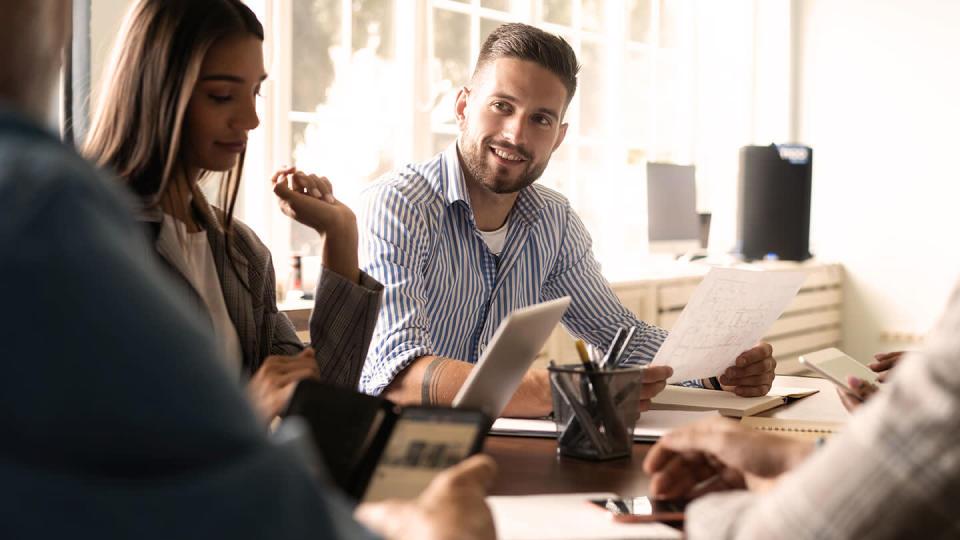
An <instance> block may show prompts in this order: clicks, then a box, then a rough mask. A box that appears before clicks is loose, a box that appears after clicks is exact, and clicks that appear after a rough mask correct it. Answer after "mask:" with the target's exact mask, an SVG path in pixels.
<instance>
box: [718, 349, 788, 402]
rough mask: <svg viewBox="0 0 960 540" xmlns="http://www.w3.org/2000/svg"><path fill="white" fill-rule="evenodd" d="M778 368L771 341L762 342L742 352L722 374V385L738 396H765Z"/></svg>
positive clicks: (720, 378)
mask: <svg viewBox="0 0 960 540" xmlns="http://www.w3.org/2000/svg"><path fill="white" fill-rule="evenodd" d="M776 369H777V361H776V360H774V358H773V347H771V346H770V344H769V343H760V344H758V345H756V346H754V347H752V348H750V349H747V350H746V351H743V352H742V353H740V356H738V357H737V360H736V362H735V363H734V365H732V366H730V367H728V368H727V370H726V371H724V372H723V374H722V375H720V377H719V380H720V385H721V387H722V388H723V389H724V390H726V391H727V392H733V393H734V394H736V395H738V396H743V397H756V396H764V395H766V394H767V392H769V391H770V387H771V386H773V378H774V377H775V376H776V373H775V370H776Z"/></svg>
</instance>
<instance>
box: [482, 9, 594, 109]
mask: <svg viewBox="0 0 960 540" xmlns="http://www.w3.org/2000/svg"><path fill="white" fill-rule="evenodd" d="M499 58H516V59H518V60H527V61H530V62H535V63H536V64H538V65H540V66H542V67H543V68H544V69H547V70H548V71H550V72H551V73H553V74H554V75H556V76H557V77H558V78H559V79H560V82H562V83H563V86H564V87H566V89H567V104H569V103H570V100H571V99H573V94H574V93H576V91H577V72H579V71H580V65H579V64H577V55H576V53H574V52H573V48H571V47H570V44H569V43H567V42H566V41H565V40H564V39H563V38H562V37H560V36H556V35H553V34H550V33H548V32H544V31H543V30H541V29H539V28H536V27H534V26H530V25H529V24H523V23H508V24H504V25H501V26H500V27H498V28H497V29H496V30H494V31H493V32H491V33H490V35H489V36H487V39H486V40H485V41H484V42H483V46H482V47H480V55H479V56H478V57H477V67H476V68H475V69H474V71H473V76H474V77H476V76H477V74H479V73H480V71H481V70H483V68H485V67H486V66H487V64H490V63H491V62H493V61H495V60H497V59H499Z"/></svg>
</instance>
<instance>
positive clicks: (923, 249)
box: [797, 0, 960, 359]
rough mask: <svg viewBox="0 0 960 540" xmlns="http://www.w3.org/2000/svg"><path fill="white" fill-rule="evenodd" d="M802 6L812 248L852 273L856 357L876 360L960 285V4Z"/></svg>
mask: <svg viewBox="0 0 960 540" xmlns="http://www.w3.org/2000/svg"><path fill="white" fill-rule="evenodd" d="M798 1H799V2H801V4H800V6H799V8H800V9H799V10H798V12H799V14H800V18H799V21H798V22H799V24H800V30H801V39H802V41H801V49H800V57H799V61H800V70H799V74H800V81H798V82H799V89H800V92H799V96H798V102H797V105H798V106H799V110H798V111H797V117H798V119H799V126H798V128H799V131H798V133H799V135H800V140H801V141H803V142H805V143H808V144H810V145H811V146H812V147H813V148H814V173H813V184H814V188H813V211H812V213H813V215H812V231H811V243H812V249H813V251H814V253H815V254H816V255H817V256H818V257H820V258H822V259H827V260H837V261H840V262H842V263H843V264H844V266H845V267H846V269H847V272H848V279H847V291H848V294H847V296H846V313H845V321H844V324H845V332H846V336H845V343H844V347H845V349H846V350H847V352H849V353H850V354H852V355H854V356H856V357H858V358H861V359H866V358H868V357H869V355H871V354H872V353H874V352H876V351H882V350H892V349H894V348H897V347H899V346H901V345H903V343H897V342H895V340H891V339H886V340H884V339H882V334H883V333H884V332H906V333H920V334H922V333H924V332H926V331H927V330H928V329H929V328H930V327H931V325H932V324H933V323H934V322H935V321H936V319H937V316H938V314H939V312H940V311H941V309H942V307H943V305H944V303H945V301H946V299H947V296H948V294H949V293H950V291H951V289H952V288H953V285H954V283H955V281H956V280H957V278H958V276H960V208H958V207H960V172H958V169H960V164H958V157H960V152H958V148H960V132H958V130H957V126H960V62H958V61H957V53H958V52H960V32H958V31H957V28H958V27H960V2H954V1H943V0H840V1H838V0H798ZM908 346H909V345H908Z"/></svg>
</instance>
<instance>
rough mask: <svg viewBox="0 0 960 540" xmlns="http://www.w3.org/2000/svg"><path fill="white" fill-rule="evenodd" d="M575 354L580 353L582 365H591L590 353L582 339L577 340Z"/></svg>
mask: <svg viewBox="0 0 960 540" xmlns="http://www.w3.org/2000/svg"><path fill="white" fill-rule="evenodd" d="M577 354H579V355H580V361H581V362H583V365H585V366H589V367H593V362H591V361H590V353H589V352H587V344H586V343H584V342H583V340H582V339H578V340H577Z"/></svg>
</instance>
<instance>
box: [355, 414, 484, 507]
mask: <svg viewBox="0 0 960 540" xmlns="http://www.w3.org/2000/svg"><path fill="white" fill-rule="evenodd" d="M489 427H490V421H489V419H488V418H487V416H486V415H484V414H483V413H480V412H479V411H469V410H463V409H444V408H432V407H410V408H406V409H403V412H401V413H400V417H399V418H397V420H396V423H395V424H394V426H393V431H392V432H391V433H390V438H389V439H388V440H387V443H386V446H385V447H384V449H383V452H382V453H381V454H380V455H379V457H378V459H377V464H376V466H375V467H374V468H373V472H372V474H371V476H370V479H369V483H368V484H367V486H366V490H365V491H364V494H363V501H364V502H376V501H382V500H384V499H392V498H400V499H410V498H414V497H416V496H417V495H419V494H420V493H421V492H422V491H423V490H424V489H425V488H426V487H427V485H428V484H430V482H431V481H432V480H433V478H434V477H435V476H436V475H437V474H439V473H440V471H442V470H444V469H446V468H448V467H450V466H452V465H456V464H457V463H459V462H460V461H462V460H464V459H465V458H467V457H468V456H470V455H472V454H475V453H477V452H479V451H480V449H481V448H482V446H483V440H484V437H485V436H486V433H487V430H488V429H489Z"/></svg>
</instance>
